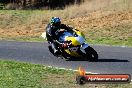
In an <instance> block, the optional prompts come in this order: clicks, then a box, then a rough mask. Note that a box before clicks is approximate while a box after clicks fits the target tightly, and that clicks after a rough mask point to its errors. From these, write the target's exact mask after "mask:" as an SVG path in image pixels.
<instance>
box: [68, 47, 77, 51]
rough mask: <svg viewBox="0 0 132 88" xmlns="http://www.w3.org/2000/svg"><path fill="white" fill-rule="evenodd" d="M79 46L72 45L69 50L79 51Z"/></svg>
mask: <svg viewBox="0 0 132 88" xmlns="http://www.w3.org/2000/svg"><path fill="white" fill-rule="evenodd" d="M78 48H79V47H72V48H69V51H73V52H77V50H78Z"/></svg>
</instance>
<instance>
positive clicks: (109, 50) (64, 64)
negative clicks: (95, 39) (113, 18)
mask: <svg viewBox="0 0 132 88" xmlns="http://www.w3.org/2000/svg"><path fill="white" fill-rule="evenodd" d="M47 46H48V44H47V43H45V42H41V43H38V42H15V41H0V59H6V60H16V61H23V62H31V63H35V64H43V65H46V66H55V67H61V68H67V69H73V70H77V69H78V67H79V66H82V67H83V68H84V69H86V71H88V72H93V73H104V74H110V73H114V74H130V75H132V48H130V47H129V48H128V47H116V46H113V47H112V46H101V45H95V46H92V47H93V48H94V49H95V50H96V51H97V52H98V54H99V61H98V62H88V61H81V60H76V61H65V60H63V59H59V58H56V57H54V56H53V55H52V54H51V53H50V52H49V51H48V48H47Z"/></svg>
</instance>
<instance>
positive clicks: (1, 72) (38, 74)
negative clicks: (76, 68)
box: [0, 60, 132, 88]
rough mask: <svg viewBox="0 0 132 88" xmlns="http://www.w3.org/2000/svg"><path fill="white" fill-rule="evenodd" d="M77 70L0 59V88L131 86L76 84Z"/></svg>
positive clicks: (124, 86)
mask: <svg viewBox="0 0 132 88" xmlns="http://www.w3.org/2000/svg"><path fill="white" fill-rule="evenodd" d="M76 74H77V73H76V72H73V71H69V70H62V69H56V68H53V67H46V66H43V65H37V64H30V63H22V62H16V61H5V60H0V88H64V87H65V88H131V87H132V85H130V84H85V85H83V86H80V85H78V84H76V81H75V77H76Z"/></svg>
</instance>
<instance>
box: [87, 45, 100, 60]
mask: <svg viewBox="0 0 132 88" xmlns="http://www.w3.org/2000/svg"><path fill="white" fill-rule="evenodd" d="M85 51H86V54H87V59H88V61H90V62H96V61H98V54H97V52H96V51H95V50H94V49H93V48H92V47H90V46H89V47H87V48H86V49H85Z"/></svg>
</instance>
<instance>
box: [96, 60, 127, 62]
mask: <svg viewBox="0 0 132 88" xmlns="http://www.w3.org/2000/svg"><path fill="white" fill-rule="evenodd" d="M98 62H129V61H128V60H123V59H99V60H98Z"/></svg>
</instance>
